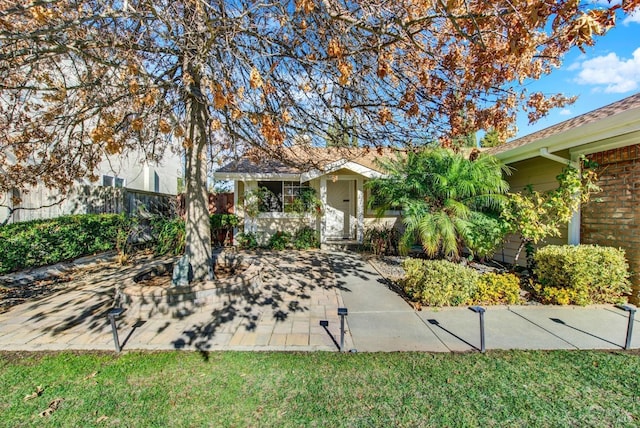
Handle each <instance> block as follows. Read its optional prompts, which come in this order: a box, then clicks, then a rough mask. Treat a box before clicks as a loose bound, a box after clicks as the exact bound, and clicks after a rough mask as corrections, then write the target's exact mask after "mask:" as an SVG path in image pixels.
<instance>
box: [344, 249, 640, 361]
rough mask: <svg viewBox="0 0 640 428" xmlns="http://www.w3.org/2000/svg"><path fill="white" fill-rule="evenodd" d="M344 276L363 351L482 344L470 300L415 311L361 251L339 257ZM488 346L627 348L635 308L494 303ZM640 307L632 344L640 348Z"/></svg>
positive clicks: (488, 322)
mask: <svg viewBox="0 0 640 428" xmlns="http://www.w3.org/2000/svg"><path fill="white" fill-rule="evenodd" d="M331 261H332V265H333V269H334V272H335V273H336V276H337V277H338V278H340V280H341V281H342V282H344V284H345V287H344V289H343V290H342V296H343V300H344V304H345V306H346V307H347V308H348V309H349V316H348V325H349V329H350V333H351V336H352V338H353V345H354V347H355V349H357V350H358V351H359V352H375V351H384V352H392V351H429V352H464V351H471V350H479V349H480V327H479V325H480V322H479V315H478V314H476V313H474V312H472V311H471V310H469V308H468V307H457V308H440V309H432V308H423V310H422V311H415V310H414V309H413V308H412V307H411V306H410V305H409V304H408V303H407V302H405V301H404V300H403V299H402V298H401V297H400V296H398V294H397V293H395V292H394V291H392V290H391V289H390V288H389V287H388V286H387V284H386V281H385V280H384V279H383V278H382V277H381V276H380V275H379V274H378V272H376V271H375V269H374V268H373V267H372V266H371V265H370V264H368V263H366V262H364V261H363V260H362V259H361V258H360V257H359V256H357V255H355V254H334V255H332V257H331ZM484 317H485V346H486V349H621V348H623V347H624V345H625V341H626V335H627V326H628V319H629V316H628V313H627V312H624V311H622V310H620V309H617V308H615V307H614V306H612V305H593V306H588V307H575V306H544V305H531V306H490V307H487V308H486V312H485V315H484ZM638 318H640V314H638V317H636V319H635V322H634V326H635V327H634V329H633V330H634V331H635V332H636V334H635V335H634V336H633V337H632V342H631V347H632V348H640V319H638Z"/></svg>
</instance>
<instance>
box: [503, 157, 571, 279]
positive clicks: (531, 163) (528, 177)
mask: <svg viewBox="0 0 640 428" xmlns="http://www.w3.org/2000/svg"><path fill="white" fill-rule="evenodd" d="M564 155H565V156H568V154H564ZM509 166H510V167H511V168H512V169H513V172H512V174H511V175H510V176H508V177H506V178H507V181H508V182H509V191H510V192H514V193H515V192H519V191H521V190H522V189H524V188H525V187H527V186H529V185H531V186H532V188H533V190H536V191H538V192H544V191H547V190H552V189H555V188H556V187H558V181H557V180H556V177H557V176H558V175H559V174H560V173H561V172H562V170H563V168H564V167H565V165H563V164H561V163H559V162H555V161H552V160H549V159H544V158H541V157H536V158H533V159H527V160H525V161H520V162H515V163H513V164H510V165H509ZM566 243H567V228H566V227H563V228H562V229H561V235H560V236H559V237H551V238H548V239H546V240H545V241H544V242H542V243H540V244H541V245H550V244H551V245H564V244H566ZM519 246H520V237H519V236H518V235H508V236H507V237H506V239H505V243H504V245H503V247H502V248H501V249H499V250H498V251H496V253H495V255H494V259H495V260H498V261H501V262H504V263H513V261H514V259H515V255H516V253H517V251H518V247H519ZM526 262H527V260H526V254H525V252H524V250H522V252H521V253H520V258H519V259H518V264H519V265H523V266H524V265H526Z"/></svg>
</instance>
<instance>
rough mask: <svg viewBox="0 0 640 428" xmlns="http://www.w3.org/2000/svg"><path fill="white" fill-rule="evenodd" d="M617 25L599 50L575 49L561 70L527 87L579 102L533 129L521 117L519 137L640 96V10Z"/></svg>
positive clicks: (598, 42) (597, 46) (600, 41)
mask: <svg viewBox="0 0 640 428" xmlns="http://www.w3.org/2000/svg"><path fill="white" fill-rule="evenodd" d="M605 3H606V2H605ZM617 22H618V23H617V25H616V27H614V28H613V29H611V30H609V32H607V33H606V35H604V36H603V37H598V38H597V40H596V43H595V46H587V47H586V48H585V53H582V52H580V50H579V49H577V48H574V49H573V50H572V51H570V52H569V53H568V54H567V55H566V56H565V59H564V62H563V65H562V67H561V68H559V69H557V70H555V71H553V72H552V73H551V74H550V75H547V76H544V77H542V78H541V79H540V80H537V81H533V82H530V83H527V84H526V85H525V86H526V88H527V91H529V92H538V91H541V92H543V93H546V94H555V93H563V94H565V95H568V96H571V95H577V96H578V100H577V101H576V102H575V103H574V104H572V105H570V106H567V107H566V108H564V109H554V110H552V111H551V112H550V113H549V115H548V116H547V117H545V118H543V119H541V120H539V121H538V122H536V123H535V124H533V125H528V123H527V122H528V120H527V116H526V113H521V114H519V115H518V121H517V125H518V134H517V137H522V136H524V135H527V134H530V133H532V132H535V131H538V130H540V129H543V128H546V127H548V126H551V125H554V124H556V123H559V122H562V121H564V120H567V119H570V118H572V117H575V116H578V115H581V114H583V113H587V112H589V111H591V110H594V109H597V108H599V107H602V106H605V105H607V104H610V103H612V102H615V101H618V100H621V99H623V98H626V97H628V96H630V95H633V94H635V93H637V92H640V9H639V10H637V11H636V13H634V14H632V15H630V16H627V17H626V18H625V17H622V19H618V21H617Z"/></svg>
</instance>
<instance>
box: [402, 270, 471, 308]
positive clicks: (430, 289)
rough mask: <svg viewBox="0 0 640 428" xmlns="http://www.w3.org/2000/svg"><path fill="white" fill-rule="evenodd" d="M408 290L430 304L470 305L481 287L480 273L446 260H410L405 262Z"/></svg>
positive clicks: (406, 290) (421, 301) (406, 287)
mask: <svg viewBox="0 0 640 428" xmlns="http://www.w3.org/2000/svg"><path fill="white" fill-rule="evenodd" d="M403 267H404V270H405V277H404V278H403V279H402V280H401V282H400V283H401V285H402V287H403V288H404V291H405V293H407V295H408V296H409V297H410V298H411V299H413V300H415V301H418V302H420V303H422V304H424V305H428V306H458V305H465V304H469V303H471V301H472V297H473V295H474V294H475V293H476V290H477V288H478V279H479V276H480V274H479V273H478V272H476V271H475V270H473V269H471V268H468V267H466V266H463V265H459V264H456V263H452V262H449V261H446V260H420V259H407V260H405V261H404V263H403Z"/></svg>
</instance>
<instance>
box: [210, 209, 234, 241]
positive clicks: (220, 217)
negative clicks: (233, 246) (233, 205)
mask: <svg viewBox="0 0 640 428" xmlns="http://www.w3.org/2000/svg"><path fill="white" fill-rule="evenodd" d="M209 222H210V224H211V242H212V243H213V244H216V245H225V244H227V243H230V241H231V240H232V238H233V234H232V233H231V232H232V231H233V228H234V227H236V226H238V224H240V218H239V217H238V216H237V215H235V214H211V215H210V216H209Z"/></svg>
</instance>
